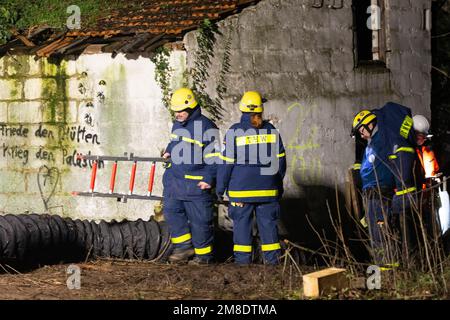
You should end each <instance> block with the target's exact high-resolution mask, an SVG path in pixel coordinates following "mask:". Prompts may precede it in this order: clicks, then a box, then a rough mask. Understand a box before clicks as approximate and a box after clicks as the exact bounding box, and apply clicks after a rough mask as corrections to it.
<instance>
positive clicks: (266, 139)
mask: <svg viewBox="0 0 450 320" xmlns="http://www.w3.org/2000/svg"><path fill="white" fill-rule="evenodd" d="M275 142H277V135H276V134H255V135H253V136H243V137H238V138H236V146H238V147H240V146H245V145H249V144H257V143H275Z"/></svg>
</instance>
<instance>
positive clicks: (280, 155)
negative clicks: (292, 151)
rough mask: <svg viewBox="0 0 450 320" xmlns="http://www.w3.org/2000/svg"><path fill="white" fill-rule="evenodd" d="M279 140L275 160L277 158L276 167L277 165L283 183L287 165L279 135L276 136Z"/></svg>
mask: <svg viewBox="0 0 450 320" xmlns="http://www.w3.org/2000/svg"><path fill="white" fill-rule="evenodd" d="M278 136H279V139H278V154H277V158H278V165H279V169H278V170H279V171H278V172H279V173H280V176H281V181H283V179H284V176H285V175H286V168H287V163H286V150H285V149H284V145H283V139H282V138H281V135H278Z"/></svg>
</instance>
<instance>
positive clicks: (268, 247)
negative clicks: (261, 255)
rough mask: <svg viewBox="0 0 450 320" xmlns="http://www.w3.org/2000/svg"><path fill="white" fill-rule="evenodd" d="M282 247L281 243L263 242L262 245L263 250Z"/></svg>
mask: <svg viewBox="0 0 450 320" xmlns="http://www.w3.org/2000/svg"><path fill="white" fill-rule="evenodd" d="M279 249H281V245H280V244H279V243H271V244H263V245H261V250H262V251H273V250H279Z"/></svg>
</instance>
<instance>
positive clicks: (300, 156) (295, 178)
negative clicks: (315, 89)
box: [286, 102, 323, 186]
mask: <svg viewBox="0 0 450 320" xmlns="http://www.w3.org/2000/svg"><path fill="white" fill-rule="evenodd" d="M315 108H317V105H316V104H312V105H311V107H310V108H306V107H303V106H302V105H301V104H300V103H298V102H296V103H293V104H292V105H290V106H289V107H288V117H290V118H292V116H293V115H290V114H291V113H292V112H294V110H297V116H296V120H295V134H293V135H292V136H291V137H290V139H289V141H288V144H287V146H286V149H287V150H290V151H291V152H290V153H291V157H290V158H291V162H290V178H291V181H292V184H294V185H297V186H300V185H301V184H312V183H315V182H318V181H319V180H320V179H321V178H322V175H323V174H322V173H323V171H322V162H321V159H320V157H318V156H317V155H315V154H314V152H311V151H313V150H316V149H319V148H320V147H321V145H320V144H319V143H317V132H318V127H317V125H312V126H311V127H309V128H308V131H309V134H308V136H307V139H306V141H302V139H301V137H302V125H303V124H304V123H307V122H306V120H307V117H308V116H309V115H310V114H311V112H312V111H313V110H314V109H315Z"/></svg>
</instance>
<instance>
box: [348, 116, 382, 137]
mask: <svg viewBox="0 0 450 320" xmlns="http://www.w3.org/2000/svg"><path fill="white" fill-rule="evenodd" d="M376 118H377V116H376V115H375V114H374V113H373V112H372V111H369V110H362V111H360V112H359V113H358V114H357V115H356V116H355V118H354V119H353V126H352V133H351V135H352V137H354V136H355V135H356V133H357V132H358V130H359V128H361V127H362V126H366V125H368V124H369V123H371V122H372V121H373V120H375V119H376Z"/></svg>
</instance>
